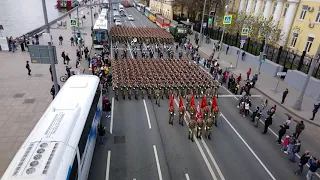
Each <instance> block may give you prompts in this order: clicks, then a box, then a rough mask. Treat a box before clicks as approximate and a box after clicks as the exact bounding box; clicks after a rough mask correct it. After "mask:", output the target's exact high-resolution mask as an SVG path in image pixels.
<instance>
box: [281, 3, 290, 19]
mask: <svg viewBox="0 0 320 180" xmlns="http://www.w3.org/2000/svg"><path fill="white" fill-rule="evenodd" d="M288 8H289V3H286V6H285V7H284V10H283V14H282V17H286V14H287V11H288Z"/></svg>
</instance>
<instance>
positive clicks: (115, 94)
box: [113, 86, 119, 101]
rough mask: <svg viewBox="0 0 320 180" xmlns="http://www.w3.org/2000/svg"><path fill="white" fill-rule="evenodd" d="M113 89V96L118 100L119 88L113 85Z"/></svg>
mask: <svg viewBox="0 0 320 180" xmlns="http://www.w3.org/2000/svg"><path fill="white" fill-rule="evenodd" d="M113 91H114V96H115V98H116V100H117V101H118V100H119V89H118V86H114V88H113Z"/></svg>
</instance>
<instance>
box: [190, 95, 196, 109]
mask: <svg viewBox="0 0 320 180" xmlns="http://www.w3.org/2000/svg"><path fill="white" fill-rule="evenodd" d="M192 106H196V103H195V100H194V94H193V93H192V96H191V102H190V107H192Z"/></svg>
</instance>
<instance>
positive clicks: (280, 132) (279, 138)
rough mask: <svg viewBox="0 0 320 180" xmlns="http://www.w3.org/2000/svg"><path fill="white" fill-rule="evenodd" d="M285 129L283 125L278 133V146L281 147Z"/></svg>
mask: <svg viewBox="0 0 320 180" xmlns="http://www.w3.org/2000/svg"><path fill="white" fill-rule="evenodd" d="M286 131H287V127H286V126H285V125H280V130H279V132H278V141H277V142H278V144H279V145H281V139H282V137H283V136H284V135H285V134H286Z"/></svg>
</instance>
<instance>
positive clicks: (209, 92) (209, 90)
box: [205, 86, 212, 98]
mask: <svg viewBox="0 0 320 180" xmlns="http://www.w3.org/2000/svg"><path fill="white" fill-rule="evenodd" d="M211 93H212V88H211V87H210V86H208V87H207V89H206V91H205V94H206V97H207V98H211Z"/></svg>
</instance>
